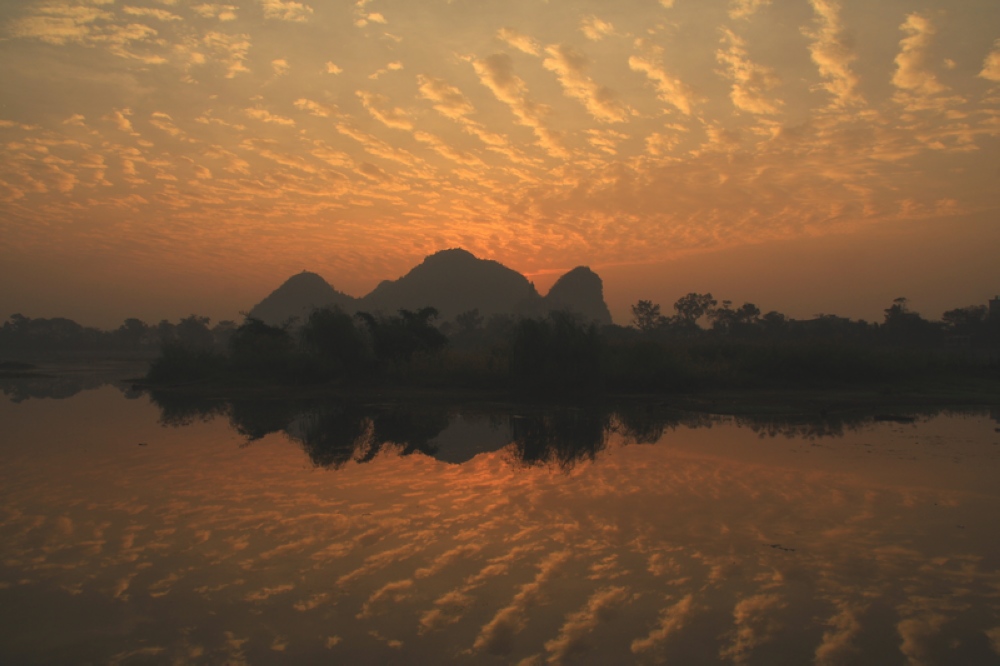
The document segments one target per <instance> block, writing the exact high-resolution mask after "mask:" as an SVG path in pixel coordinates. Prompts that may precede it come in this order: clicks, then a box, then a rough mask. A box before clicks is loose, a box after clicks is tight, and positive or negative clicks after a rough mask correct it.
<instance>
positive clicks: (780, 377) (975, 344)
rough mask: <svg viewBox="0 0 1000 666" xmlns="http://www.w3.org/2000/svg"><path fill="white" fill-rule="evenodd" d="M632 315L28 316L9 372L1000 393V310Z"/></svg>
mask: <svg viewBox="0 0 1000 666" xmlns="http://www.w3.org/2000/svg"><path fill="white" fill-rule="evenodd" d="M992 305H993V306H995V305H997V304H996V303H994V304H992ZM632 314H633V320H632V322H631V325H630V326H615V325H609V326H603V327H602V326H598V325H597V324H596V323H594V321H593V320H588V319H586V318H584V317H581V316H580V315H578V314H574V313H571V312H568V311H552V312H548V313H547V314H544V315H539V316H534V317H528V316H513V315H504V314H494V315H491V316H489V317H485V316H483V315H482V314H480V312H479V311H478V310H476V309H472V310H468V311H465V312H461V313H459V314H458V315H456V316H455V317H454V318H452V319H451V320H448V321H444V322H440V321H439V320H438V319H439V318H438V312H437V310H435V309H434V308H431V307H425V308H422V309H418V310H407V309H402V310H399V311H398V312H396V313H395V314H391V315H387V314H383V313H380V312H374V313H369V312H359V313H357V314H355V315H354V316H350V315H348V314H347V313H345V312H343V311H341V310H340V309H338V308H328V309H315V310H313V311H312V312H311V313H310V314H309V315H308V316H307V317H306V318H305V319H304V320H300V321H296V320H290V321H288V322H286V323H285V324H283V325H280V326H276V325H272V324H268V323H265V322H263V321H261V320H259V319H256V318H254V317H250V316H247V317H245V319H244V321H243V323H242V324H240V325H236V324H235V323H234V322H228V321H227V322H220V323H219V324H216V325H215V326H211V325H210V324H211V322H210V321H209V320H208V319H207V318H205V317H200V316H197V315H191V316H190V317H187V318H185V319H182V320H181V321H180V322H178V323H176V324H174V323H170V322H167V321H162V322H160V323H159V324H157V325H155V326H150V325H147V324H145V323H144V322H142V321H140V320H138V319H127V320H126V321H125V322H124V323H123V324H122V326H121V327H119V328H118V329H116V330H114V331H99V330H96V329H90V328H86V327H83V326H80V325H79V324H76V323H75V322H72V321H70V320H68V319H29V318H27V317H23V316H21V315H14V316H12V317H11V318H10V320H9V321H8V322H6V323H5V324H4V325H3V326H2V327H0V345H2V346H0V350H2V351H3V352H4V353H5V354H7V356H8V358H7V359H3V358H0V360H14V359H16V358H18V355H21V356H22V357H27V356H30V355H31V354H32V353H38V352H44V351H46V350H53V349H60V350H77V351H101V350H105V351H111V350H116V351H121V352H129V353H145V354H149V355H150V356H151V357H152V356H153V355H155V359H154V360H153V361H152V363H151V365H150V369H149V372H148V375H147V380H148V381H149V382H150V383H153V384H158V385H167V384H170V385H179V386H183V385H187V384H204V383H216V384H222V385H319V384H323V385H326V384H337V385H347V386H355V385H358V384H383V385H384V384H392V385H398V386H409V387H434V388H447V389H492V390H509V391H515V392H522V393H535V394H541V395H565V394H594V393H599V392H602V391H607V392H614V393H670V392H690V391H698V390H704V389H725V388H735V389H757V388H774V389H787V388H795V389H798V388H819V389H823V388H837V387H857V386H875V385H886V386H889V385H893V384H900V383H907V382H914V381H923V380H935V381H936V380H940V379H948V378H954V377H962V378H964V379H969V378H974V379H976V380H979V379H984V380H997V379H1000V313H998V311H997V309H996V307H993V309H992V310H991V309H990V308H987V307H986V306H968V307H963V308H955V309H952V310H948V311H947V312H945V313H944V314H943V315H942V317H941V319H940V320H939V321H931V320H927V319H925V318H924V317H922V316H921V315H920V314H918V313H916V312H914V311H912V310H911V309H910V308H909V305H908V303H907V301H906V299H905V298H899V299H896V300H895V301H893V303H892V304H891V305H889V307H887V308H886V309H885V312H884V318H883V321H881V322H878V323H869V322H865V321H863V320H860V321H856V320H851V319H847V318H844V317H837V316H834V315H818V316H817V317H815V318H813V319H810V320H793V319H789V318H788V317H785V316H784V315H782V314H781V313H778V312H773V311H772V312H767V313H763V314H762V313H761V311H760V309H759V308H758V307H757V306H756V305H754V304H752V303H744V304H742V305H740V306H735V305H734V304H733V303H731V302H730V301H726V300H723V301H721V302H719V301H718V300H717V299H715V298H714V297H713V296H712V295H711V294H698V293H691V294H687V295H686V296H684V297H682V298H681V299H679V300H678V301H677V302H676V303H675V304H674V305H673V314H672V315H666V314H663V310H662V308H661V307H660V305H659V304H656V303H653V302H651V301H645V300H640V301H639V302H638V303H636V304H635V305H634V306H633V307H632Z"/></svg>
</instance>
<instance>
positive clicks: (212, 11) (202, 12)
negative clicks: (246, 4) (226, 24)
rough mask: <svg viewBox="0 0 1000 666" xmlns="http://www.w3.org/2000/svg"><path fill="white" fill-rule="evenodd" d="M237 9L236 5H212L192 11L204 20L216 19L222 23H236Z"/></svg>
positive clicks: (200, 6) (198, 7) (197, 7)
mask: <svg viewBox="0 0 1000 666" xmlns="http://www.w3.org/2000/svg"><path fill="white" fill-rule="evenodd" d="M236 9H237V7H236V5H216V4H210V3H204V4H201V5H194V6H193V7H191V10H192V11H194V12H195V13H196V14H198V15H199V16H201V17H203V18H214V19H218V20H220V21H235V20H236Z"/></svg>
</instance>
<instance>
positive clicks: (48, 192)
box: [0, 0, 1000, 326]
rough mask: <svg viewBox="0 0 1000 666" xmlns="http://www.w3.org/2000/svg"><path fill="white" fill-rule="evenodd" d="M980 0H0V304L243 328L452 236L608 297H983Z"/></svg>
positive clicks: (829, 307)
mask: <svg viewBox="0 0 1000 666" xmlns="http://www.w3.org/2000/svg"><path fill="white" fill-rule="evenodd" d="M998 26H1000V5H998V4H997V3H996V2H995V0H960V1H956V2H950V3H945V2H942V1H940V0H924V1H918V2H913V1H912V0H885V1H880V2H878V3H871V2H862V1H860V0H844V1H842V2H835V1H833V0H797V1H795V2H784V1H783V2H773V3H772V2H769V1H768V0H729V1H727V0H699V1H698V2H695V1H694V0H622V1H620V2H616V3H614V4H611V3H607V2H598V1H597V0H590V1H569V0H549V1H548V2H540V1H539V0H505V1H504V2H499V1H494V0H478V1H476V2H472V1H471V0H451V1H448V0H427V1H422V2H413V1H412V0H409V1H405V0H358V1H357V2H324V3H319V2H309V1H308V0H306V1H303V2H296V1H293V0H253V1H249V0H241V1H240V2H236V1H235V0H231V1H230V2H228V3H220V4H212V3H206V2H197V1H196V2H185V1H184V0H141V1H137V2H128V1H116V0H49V1H41V2H34V1H27V0H17V1H14V2H5V3H3V4H2V5H0V85H2V88H0V89H2V90H3V91H4V93H3V96H2V97H0V151H2V158H0V317H5V316H7V315H9V314H12V313H14V312H21V313H23V314H25V315H28V316H33V317H41V316H55V315H65V316H70V317H73V318H76V319H77V320H79V321H81V322H83V323H88V324H95V325H101V326H113V325H116V324H117V323H119V322H120V321H121V320H122V319H123V318H124V317H126V316H139V317H142V318H144V319H146V320H151V321H156V320H159V319H160V318H164V317H166V318H177V317H180V316H184V315H187V314H190V313H191V312H198V313H202V314H206V315H209V316H211V317H213V319H219V318H236V317H237V316H238V314H237V313H238V312H239V311H240V310H246V309H249V308H250V307H251V306H252V305H253V304H254V303H255V302H257V301H258V300H260V298H262V297H263V296H264V295H266V294H267V293H268V292H269V291H271V290H272V289H274V288H275V287H276V286H277V285H278V284H280V283H281V282H282V281H283V280H284V279H286V278H287V277H288V276H290V275H291V274H293V273H296V272H298V271H300V270H302V269H308V270H313V271H315V272H318V273H320V274H321V275H323V276H324V277H326V278H327V279H328V280H329V281H330V282H331V283H332V284H333V285H334V286H335V287H337V288H338V289H341V290H343V291H346V292H348V293H351V294H354V295H362V294H364V293H366V292H367V291H368V290H370V289H371V288H373V287H374V286H375V285H376V284H377V283H378V281H379V280H381V279H384V278H395V277H398V276H399V275H401V274H402V273H404V272H405V271H406V270H408V269H409V268H410V267H411V266H412V265H414V264H415V263H417V262H418V261H419V260H420V259H421V258H422V257H423V256H424V255H426V254H429V253H431V252H434V251H436V250H439V249H444V248H449V247H459V246H460V247H465V248H466V249H468V250H470V251H472V252H473V253H475V254H476V255H477V256H480V257H485V258H491V259H496V260H499V261H501V262H503V263H504V264H506V265H508V266H510V267H512V268H515V269H517V270H520V271H522V272H524V273H526V274H529V275H530V276H531V277H532V279H534V280H535V281H536V284H538V285H539V287H540V288H542V290H543V291H544V288H545V287H547V286H548V285H549V284H551V282H552V281H554V279H555V277H556V276H557V275H558V273H559V272H560V271H562V270H568V269H570V268H572V267H574V266H576V265H581V264H586V265H590V266H591V267H593V268H594V269H595V270H597V271H598V273H600V274H601V275H602V277H603V278H604V281H605V289H606V295H607V298H608V301H609V305H610V306H611V309H612V312H613V314H614V316H615V317H616V320H618V321H619V322H621V323H624V322H625V321H627V318H628V314H627V313H628V306H629V304H631V303H634V302H635V301H636V300H638V299H639V298H652V299H654V300H656V301H659V302H660V303H662V304H663V306H664V309H669V306H670V304H671V303H672V302H673V301H674V300H676V299H677V298H678V297H679V296H681V295H683V294H684V293H686V292H688V291H692V290H697V291H712V292H713V293H714V294H715V295H716V296H717V297H718V298H720V299H721V298H729V299H732V300H734V301H738V302H742V300H751V301H753V302H755V303H757V304H758V305H759V306H760V307H761V308H762V309H763V310H765V311H766V310H770V309H777V310H780V311H783V312H786V313H788V314H789V315H791V316H796V317H807V316H811V315H813V314H816V313H818V312H826V313H837V314H844V315H848V316H852V317H865V318H868V319H873V318H878V317H879V316H880V312H881V309H882V308H884V307H886V306H888V304H889V303H890V302H891V300H892V298H895V297H896V296H908V297H910V298H911V300H912V302H913V306H914V307H915V308H916V309H917V310H919V311H921V312H923V313H924V314H925V315H926V316H929V317H938V316H939V315H940V312H941V311H942V310H943V309H944V308H948V307H955V306H961V305H968V304H970V303H976V302H982V301H984V300H985V298H987V297H989V296H993V295H995V293H996V292H998V291H1000V268H998V265H1000V262H998V261H996V259H995V255H996V254H997V252H996V249H997V248H1000V242H998V240H1000V239H998V235H1000V233H998V231H997V226H998V225H997V219H998V212H1000V182H998V181H1000V167H998V165H1000V160H998V157H1000V150H998V134H1000V27H998Z"/></svg>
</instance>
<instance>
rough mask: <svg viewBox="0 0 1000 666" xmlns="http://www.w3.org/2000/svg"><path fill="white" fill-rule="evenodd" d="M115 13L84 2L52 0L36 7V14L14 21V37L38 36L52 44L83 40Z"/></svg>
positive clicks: (111, 19)
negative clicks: (53, 1)
mask: <svg viewBox="0 0 1000 666" xmlns="http://www.w3.org/2000/svg"><path fill="white" fill-rule="evenodd" d="M113 20H114V14H112V13H111V12H107V11H104V10H103V9H98V8H96V7H87V6H85V5H70V4H64V5H60V4H58V3H52V4H48V5H43V6H41V7H39V8H38V9H37V14H35V15H33V16H26V17H24V18H20V19H17V20H15V21H12V22H11V26H10V32H11V34H12V35H13V36H14V37H24V38H29V39H39V40H41V41H43V42H47V43H49V44H56V45H62V44H68V43H70V42H83V41H84V40H85V39H86V38H87V37H89V36H90V35H91V34H92V33H93V32H94V30H95V24H96V23H97V22H98V21H113Z"/></svg>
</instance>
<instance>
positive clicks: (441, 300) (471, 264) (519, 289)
mask: <svg viewBox="0 0 1000 666" xmlns="http://www.w3.org/2000/svg"><path fill="white" fill-rule="evenodd" d="M539 301H541V297H540V296H539V295H538V292H537V291H535V287H534V285H532V284H531V282H529V281H528V278H526V277H524V276H523V275H521V274H520V273H518V272H517V271H514V270H511V269H509V268H507V267H506V266H504V265H503V264H501V263H499V262H496V261H490V260H488V259H478V258H477V257H475V256H474V255H472V254H471V253H470V252H466V251H465V250H460V249H454V250H442V251H440V252H436V253H434V254H432V255H430V256H429V257H427V258H426V259H424V260H423V261H422V262H421V263H420V264H419V265H418V266H415V267H414V268H413V269H412V270H410V272H409V273H407V274H406V275H404V276H403V277H401V278H399V279H398V280H391V281H390V280H386V281H384V282H382V283H381V284H379V285H378V286H377V287H375V289H374V290H373V291H372V292H371V293H370V294H368V295H367V296H365V297H364V298H362V299H361V303H360V307H361V309H363V310H369V311H382V312H385V313H393V312H396V311H397V310H399V309H400V308H406V309H407V310H417V309H419V308H422V307H426V306H428V305H430V306H433V307H435V308H437V310H438V313H439V314H440V316H441V320H448V319H453V318H454V317H455V316H456V315H459V314H462V313H463V312H468V311H469V310H473V309H478V310H479V314H481V315H483V316H484V317H490V316H492V315H494V314H501V313H526V312H527V311H529V310H530V309H531V308H532V306H533V305H535V304H536V303H538V302H539Z"/></svg>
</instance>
